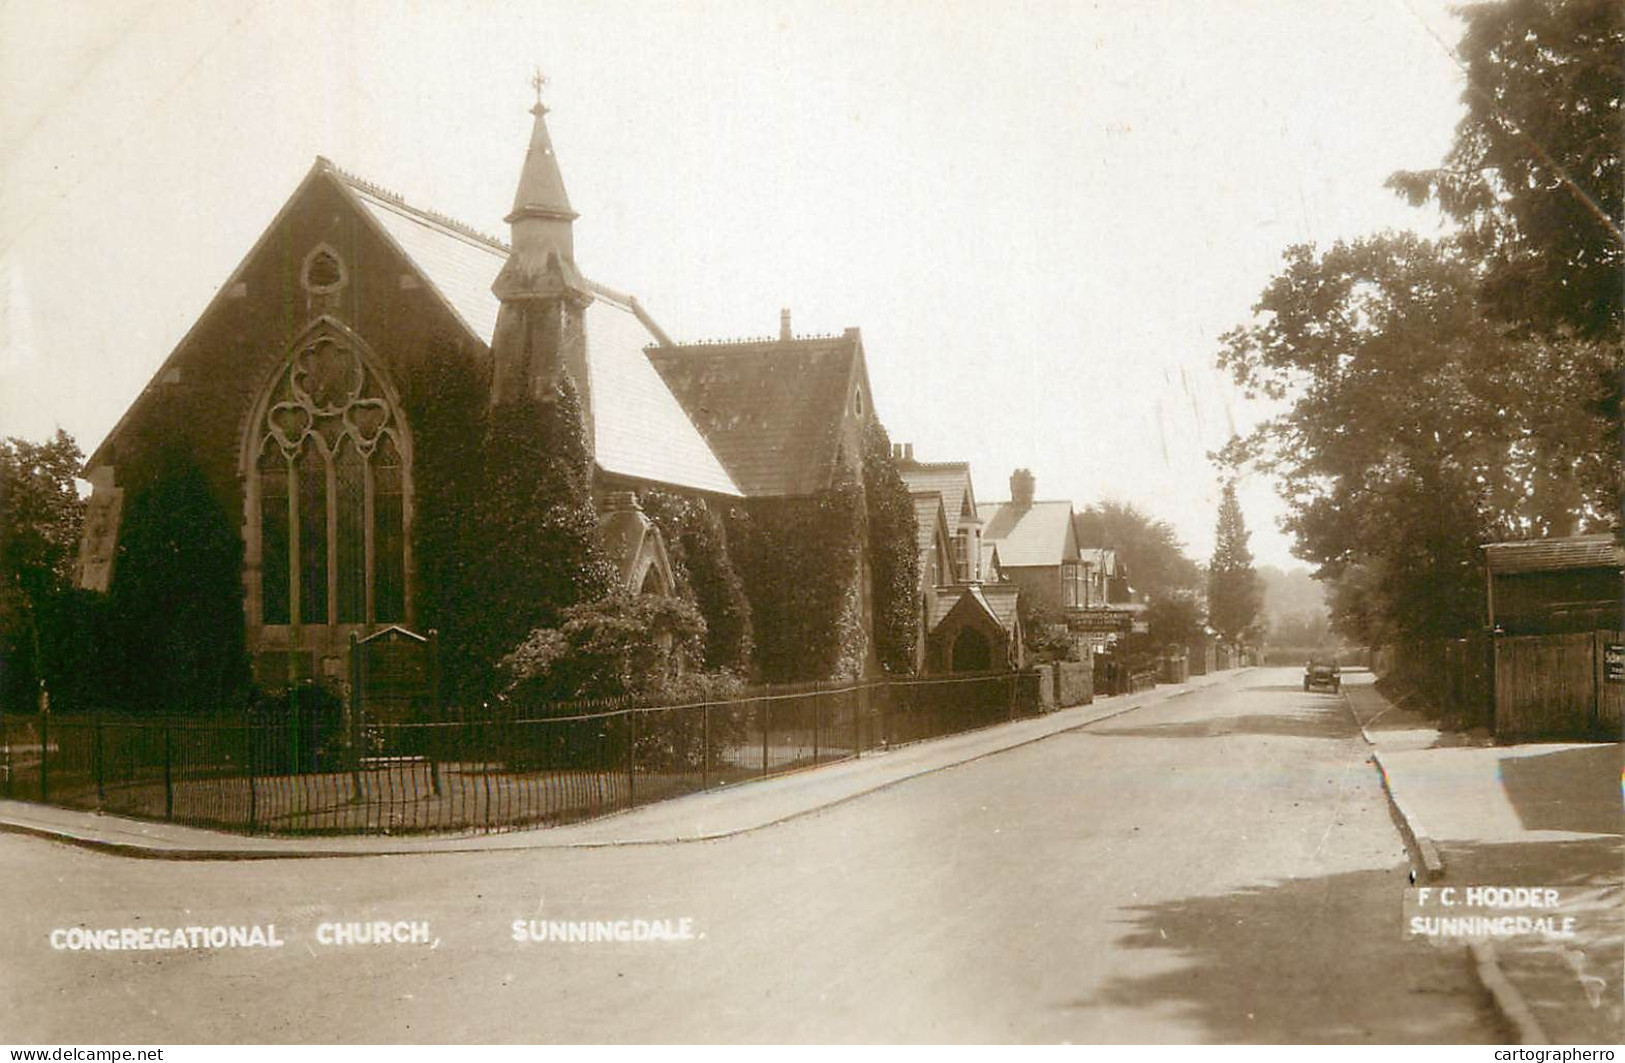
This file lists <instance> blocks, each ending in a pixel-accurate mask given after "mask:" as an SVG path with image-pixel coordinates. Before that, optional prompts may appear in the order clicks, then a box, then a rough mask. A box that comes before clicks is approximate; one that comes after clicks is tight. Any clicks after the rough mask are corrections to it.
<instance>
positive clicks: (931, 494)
mask: <svg viewBox="0 0 1625 1063" xmlns="http://www.w3.org/2000/svg"><path fill="white" fill-rule="evenodd" d="M909 499H910V500H911V501H913V503H914V540H915V542H916V543H917V544H918V546H919V548H920V553H922V554H923V553H925V552H927V551H928V550H930V549H931V548H932V546H933V545H934V544H935V540H936V537H937V520H938V515H939V514H941V513H942V511H943V507H942V496H941V495H939V494H937V493H936V492H935V491H910V492H909Z"/></svg>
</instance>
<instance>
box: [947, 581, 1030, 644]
mask: <svg viewBox="0 0 1625 1063" xmlns="http://www.w3.org/2000/svg"><path fill="white" fill-rule="evenodd" d="M1016 593H1017V591H1016V587H1015V586H1014V585H1013V584H1002V583H1001V584H994V585H991V586H989V585H987V584H982V583H968V584H960V585H958V586H954V587H938V588H937V593H936V597H935V599H934V600H933V601H932V603H931V621H930V622H931V630H932V631H935V630H936V629H937V628H938V627H939V626H940V625H941V624H942V622H943V621H944V620H946V619H947V618H948V615H949V614H950V613H952V612H953V611H954V610H955V608H957V607H959V605H960V603H961V602H965V603H966V605H965V608H967V609H976V610H977V611H979V612H982V613H985V614H987V616H988V617H989V618H991V619H992V620H993V622H994V623H996V624H998V625H999V627H1001V628H1003V629H1004V630H1005V632H1007V633H1010V632H1014V631H1015V623H1016Z"/></svg>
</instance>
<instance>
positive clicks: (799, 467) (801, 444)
mask: <svg viewBox="0 0 1625 1063" xmlns="http://www.w3.org/2000/svg"><path fill="white" fill-rule="evenodd" d="M862 352H863V345H862V340H861V339H860V338H859V336H858V330H857V329H848V330H846V332H845V333H843V334H842V335H840V336H822V337H813V338H801V339H790V340H782V339H781V340H767V339H764V340H752V341H745V342H739V343H698V344H672V345H669V346H662V347H657V348H653V349H651V350H650V351H649V352H648V356H649V360H650V361H651V362H652V363H653V364H654V367H655V368H656V369H657V370H659V372H660V376H661V378H662V379H664V380H665V382H666V385H667V386H668V387H670V388H671V390H672V393H673V394H675V395H676V396H677V398H678V401H680V402H681V403H682V404H683V408H684V409H685V410H687V411H688V415H689V416H690V417H692V418H693V419H694V423H695V424H696V425H698V426H699V429H700V431H701V432H702V433H703V434H704V435H705V439H706V442H707V443H709V444H710V445H711V449H712V450H713V451H715V452H716V455H717V457H718V458H720V459H721V460H722V464H723V465H724V466H725V467H726V468H727V470H728V472H729V474H730V475H732V476H733V479H734V482H735V483H737V484H738V485H739V487H740V489H741V490H742V491H744V492H745V494H747V495H768V496H783V495H809V494H813V493H815V492H818V491H822V490H824V489H825V488H827V487H829V485H830V483H831V482H832V480H833V478H834V474H835V469H836V460H837V456H838V452H839V446H840V439H841V429H842V427H843V425H844V424H845V419H846V410H847V408H848V402H849V396H850V395H851V392H852V389H853V387H854V386H862V387H863V388H864V391H865V394H866V396H867V392H868V386H867V382H866V381H862V382H859V383H858V384H857V385H855V383H854V379H855V378H857V377H860V376H861V375H862V374H863V372H864V370H863V353H862Z"/></svg>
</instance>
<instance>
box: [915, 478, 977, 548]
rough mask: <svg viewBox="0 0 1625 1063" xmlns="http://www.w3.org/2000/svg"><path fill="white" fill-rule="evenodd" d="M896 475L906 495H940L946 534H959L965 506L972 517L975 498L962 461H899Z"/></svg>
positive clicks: (974, 509) (974, 512)
mask: <svg viewBox="0 0 1625 1063" xmlns="http://www.w3.org/2000/svg"><path fill="white" fill-rule="evenodd" d="M897 474H898V475H899V476H901V477H902V478H903V482H904V483H905V484H907V485H908V489H909V491H910V492H915V491H936V492H938V493H939V494H941V495H942V508H943V512H944V513H945V514H946V515H947V518H948V534H949V535H950V536H954V535H958V534H959V522H960V521H961V520H962V519H963V516H964V513H965V510H966V507H967V506H968V507H969V509H970V513H971V515H972V516H975V514H976V496H975V493H974V491H973V489H972V487H971V479H970V463H969V462H966V461H931V462H925V461H900V462H898V463H897Z"/></svg>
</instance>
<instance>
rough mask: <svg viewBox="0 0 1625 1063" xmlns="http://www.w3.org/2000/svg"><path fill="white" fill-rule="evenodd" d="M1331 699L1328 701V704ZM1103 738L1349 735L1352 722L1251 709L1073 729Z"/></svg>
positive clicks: (1324, 714) (1342, 717)
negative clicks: (1169, 720)
mask: <svg viewBox="0 0 1625 1063" xmlns="http://www.w3.org/2000/svg"><path fill="white" fill-rule="evenodd" d="M1330 706H1331V703H1328V707H1330ZM1075 733H1077V734H1082V735H1098V736H1100V737H1103V738H1225V737H1228V736H1231V735H1278V736H1283V737H1288V738H1351V737H1353V735H1354V733H1355V732H1354V724H1353V722H1352V721H1351V720H1349V718H1348V717H1347V715H1346V714H1344V713H1337V712H1326V711H1321V712H1295V713H1286V712H1278V713H1253V714H1248V715H1244V716H1215V717H1212V718H1210V719H1205V720H1181V721H1179V722H1176V723H1157V724H1145V725H1142V726H1138V727H1136V726H1132V725H1129V724H1121V725H1117V726H1112V725H1110V724H1106V725H1102V726H1098V727H1090V728H1088V729H1087V730H1083V731H1078V732H1075Z"/></svg>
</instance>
